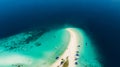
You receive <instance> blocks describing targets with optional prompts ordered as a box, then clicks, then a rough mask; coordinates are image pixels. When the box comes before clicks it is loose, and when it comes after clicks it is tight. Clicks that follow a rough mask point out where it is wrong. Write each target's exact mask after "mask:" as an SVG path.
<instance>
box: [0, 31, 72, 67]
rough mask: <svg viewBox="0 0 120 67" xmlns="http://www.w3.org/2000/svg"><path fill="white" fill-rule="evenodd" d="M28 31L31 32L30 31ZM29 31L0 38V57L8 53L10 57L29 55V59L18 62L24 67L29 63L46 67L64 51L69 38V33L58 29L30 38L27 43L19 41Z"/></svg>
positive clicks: (22, 40) (27, 36) (28, 35)
mask: <svg viewBox="0 0 120 67" xmlns="http://www.w3.org/2000/svg"><path fill="white" fill-rule="evenodd" d="M29 33H32V31H31V32H29ZM29 33H27V34H26V33H24V32H23V33H20V34H17V35H15V36H11V37H9V38H5V39H2V40H0V43H1V46H0V47H1V50H0V52H1V53H0V57H3V58H5V57H7V56H8V55H9V56H11V57H12V55H16V54H17V55H19V56H22V57H23V56H25V58H26V57H29V58H28V59H29V61H24V62H19V63H18V64H23V65H25V67H29V65H31V67H34V66H40V67H47V66H50V65H51V64H52V63H53V62H54V61H55V60H56V59H55V58H56V57H57V56H60V55H61V54H62V53H63V52H64V50H65V49H66V47H67V44H68V42H69V39H70V38H69V37H70V36H69V33H68V32H67V31H66V30H64V29H59V30H52V31H49V32H46V33H44V34H43V35H42V36H41V37H39V38H37V39H34V40H33V39H31V40H32V41H30V42H29V43H21V42H24V40H26V39H28V38H29V37H31V36H32V35H31V34H29ZM33 38H34V37H33ZM11 57H10V58H11ZM6 60H7V59H6ZM17 60H20V59H17ZM17 60H16V62H17ZM25 62H27V63H29V62H30V63H29V65H27V64H24V63H25ZM1 63H2V61H1ZM38 63H39V64H38ZM42 65H43V66H42ZM10 66H11V65H10Z"/></svg>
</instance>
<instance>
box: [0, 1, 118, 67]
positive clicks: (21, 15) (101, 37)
mask: <svg viewBox="0 0 120 67" xmlns="http://www.w3.org/2000/svg"><path fill="white" fill-rule="evenodd" d="M67 24H70V25H73V26H76V27H80V28H83V29H84V30H85V31H86V32H87V33H89V34H90V36H91V37H93V39H94V40H95V42H96V43H97V44H98V45H97V46H98V49H99V50H100V51H101V54H102V55H103V56H104V59H102V61H101V63H103V64H104V67H120V1H118V0H114V1H113V0H109V1H107V0H104V1H99V0H98V1H94V0H92V1H88V0H84V1H83V0H81V1H74V0H70V1H67V0H66V1H63V0H62V1H60V0H58V1H57V0H56V1H55V0H54V1H53V0H49V1H47V0H44V1H42V0H29V1H28V0H1V1H0V38H4V37H8V36H11V35H14V34H17V33H19V32H21V31H24V30H26V29H28V28H31V27H40V28H45V29H48V28H49V29H52V28H57V27H61V26H64V25H67Z"/></svg>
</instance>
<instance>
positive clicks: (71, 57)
mask: <svg viewBox="0 0 120 67" xmlns="http://www.w3.org/2000/svg"><path fill="white" fill-rule="evenodd" d="M66 30H67V31H68V32H69V34H70V42H69V45H68V47H67V49H66V50H65V52H64V53H63V54H62V55H61V56H60V57H59V58H58V59H57V60H56V61H55V62H54V63H53V64H52V65H51V67H63V64H64V63H63V64H61V61H63V60H64V61H65V62H66V61H67V60H68V61H67V62H68V66H67V67H76V65H75V62H76V60H75V58H76V56H75V55H76V51H78V45H79V36H78V33H77V32H76V31H75V30H74V28H67V29H66Z"/></svg>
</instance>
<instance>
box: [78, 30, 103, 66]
mask: <svg viewBox="0 0 120 67" xmlns="http://www.w3.org/2000/svg"><path fill="white" fill-rule="evenodd" d="M78 30H79V32H78V33H79V34H81V36H82V42H81V40H80V44H81V45H83V47H82V48H80V49H79V51H80V53H79V55H80V56H79V59H78V66H77V67H103V66H102V64H101V63H100V62H99V58H100V57H101V56H100V54H99V51H98V50H96V49H97V47H96V46H95V43H93V42H94V41H92V40H93V39H92V38H90V37H89V35H88V34H86V33H85V31H83V30H82V29H78Z"/></svg>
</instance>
